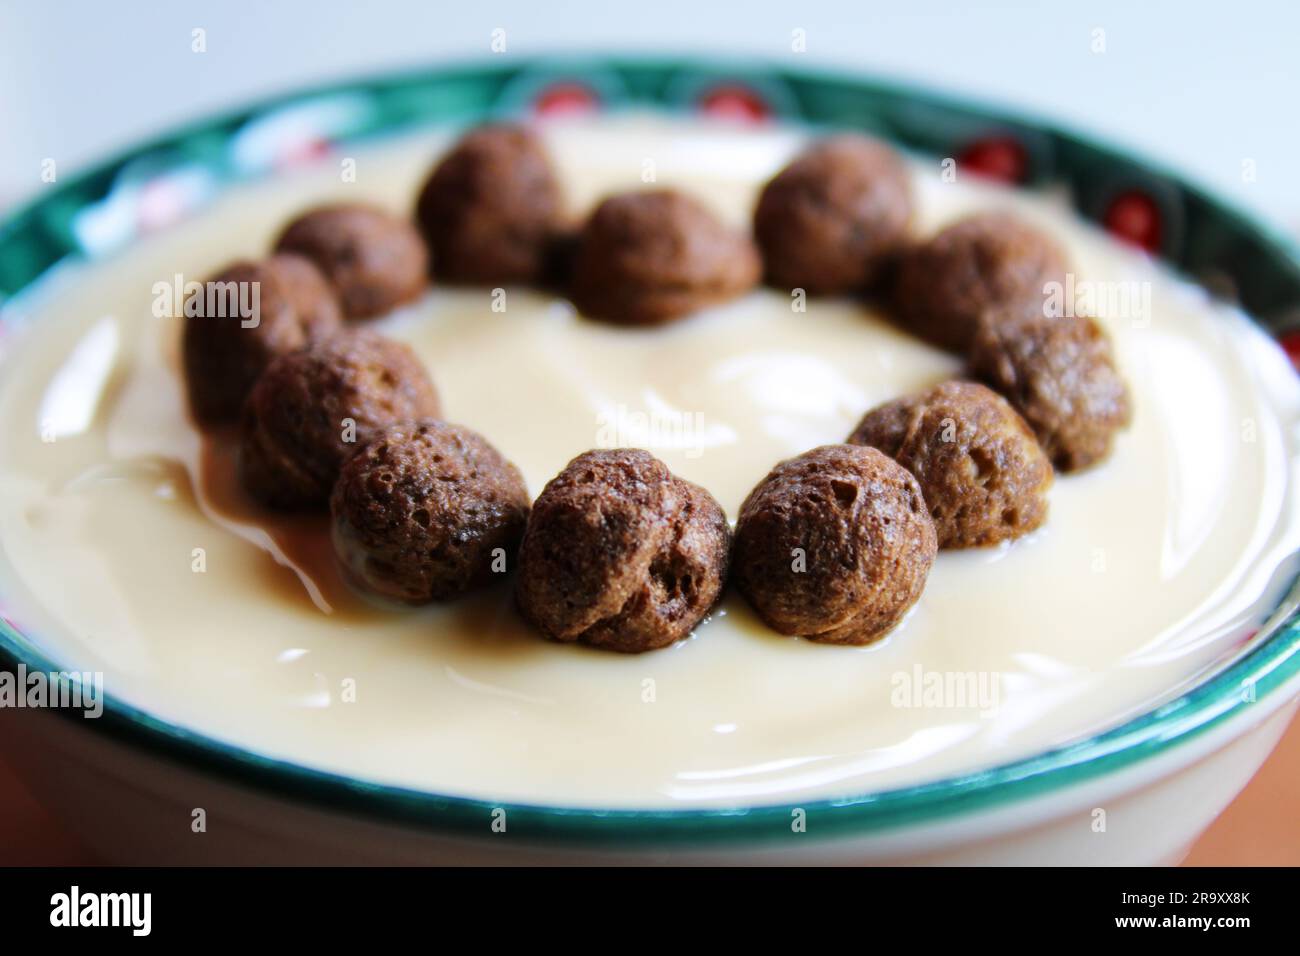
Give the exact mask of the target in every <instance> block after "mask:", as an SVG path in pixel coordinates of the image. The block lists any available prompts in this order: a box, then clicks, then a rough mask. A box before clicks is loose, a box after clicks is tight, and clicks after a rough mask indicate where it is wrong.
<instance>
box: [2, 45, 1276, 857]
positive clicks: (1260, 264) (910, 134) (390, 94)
mask: <svg viewBox="0 0 1300 956" xmlns="http://www.w3.org/2000/svg"><path fill="white" fill-rule="evenodd" d="M628 106H633V107H637V108H647V107H648V108H656V109H662V110H670V111H678V112H680V111H688V112H692V113H705V114H712V115H716V116H717V117H719V120H720V121H726V122H733V123H734V122H753V123H766V122H771V121H789V122H797V123H804V124H811V125H813V126H817V127H826V128H848V129H857V130H864V131H868V132H870V133H873V134H875V135H878V136H881V137H884V138H886V139H889V140H892V141H894V142H897V143H899V144H901V145H903V146H905V147H907V148H909V149H911V150H913V151H916V152H921V153H930V154H934V155H936V156H940V157H954V158H957V159H959V161H960V162H961V163H962V166H963V168H965V169H970V168H976V169H978V170H980V171H982V172H983V173H985V174H986V175H988V176H992V177H995V178H1001V179H1003V180H1006V181H1008V182H1011V183H1014V184H1016V185H1020V186H1023V187H1024V188H1031V189H1035V188H1049V187H1050V188H1054V189H1057V190H1058V191H1059V190H1060V189H1062V188H1064V189H1065V190H1066V191H1068V194H1069V196H1070V197H1071V200H1072V201H1073V203H1074V205H1075V206H1076V207H1077V209H1078V211H1079V212H1080V214H1082V215H1083V216H1084V217H1086V218H1088V219H1091V220H1094V221H1096V222H1098V223H1100V224H1102V225H1103V226H1104V227H1105V228H1107V229H1109V230H1110V231H1111V232H1112V233H1114V234H1116V235H1117V236H1118V237H1119V238H1121V239H1124V240H1126V241H1128V242H1131V243H1135V244H1137V245H1139V246H1142V247H1144V248H1145V249H1147V250H1148V251H1149V252H1150V253H1151V254H1153V255H1156V256H1159V257H1162V258H1164V259H1166V260H1167V261H1168V262H1170V263H1171V264H1172V265H1173V266H1174V267H1175V268H1177V269H1179V270H1180V271H1181V272H1183V273H1185V274H1186V275H1188V276H1190V277H1192V278H1194V279H1197V280H1199V281H1202V282H1203V283H1205V284H1206V285H1207V286H1208V287H1209V288H1211V289H1212V290H1213V291H1215V292H1216V293H1219V294H1228V295H1231V296H1232V297H1234V298H1235V299H1236V300H1237V301H1238V302H1239V303H1240V305H1241V306H1242V308H1243V309H1244V310H1245V311H1247V312H1248V313H1249V314H1250V315H1252V316H1253V317H1254V318H1256V319H1257V321H1259V322H1260V323H1262V324H1263V325H1265V326H1266V327H1267V328H1268V329H1269V330H1270V331H1272V332H1273V333H1274V334H1275V335H1276V336H1277V337H1278V339H1279V341H1280V344H1281V346H1282V348H1283V349H1284V350H1285V351H1286V352H1287V353H1288V354H1292V355H1300V255H1297V251H1296V249H1295V247H1294V246H1293V245H1291V244H1290V243H1289V242H1288V241H1287V240H1286V239H1285V238H1283V237H1281V236H1280V235H1277V234H1274V233H1273V232H1271V231H1270V230H1269V229H1268V228H1266V227H1265V226H1263V225H1261V224H1259V223H1256V222H1253V221H1251V220H1250V219H1249V218H1248V217H1247V216H1245V215H1243V214H1241V213H1240V212H1237V211H1235V210H1233V209H1232V208H1230V207H1229V206H1227V205H1225V204H1224V203H1222V202H1220V201H1218V200H1217V199H1215V198H1214V197H1212V196H1210V195H1207V194H1206V193H1205V192H1203V191H1201V190H1199V189H1196V188H1194V187H1193V186H1190V185H1188V184H1186V183H1184V182H1183V181H1181V180H1180V179H1179V178H1177V177H1176V176H1173V175H1170V174H1168V173H1166V172H1163V171H1161V170H1159V169H1157V168H1155V167H1154V166H1152V165H1151V164H1149V163H1147V162H1144V161H1142V160H1141V159H1139V158H1134V157H1130V156H1128V155H1125V154H1124V153H1123V152H1121V151H1118V150H1115V149H1111V148H1109V147H1107V146H1104V145H1100V144H1098V143H1097V142H1095V141H1093V140H1090V139H1087V138H1084V137H1082V136H1079V135H1076V134H1073V133H1071V132H1067V131H1063V130H1061V129H1058V128H1056V127H1054V126H1053V125H1051V124H1049V123H1044V122H1038V121H1035V120H1032V119H1027V118H1024V117H1019V116H1013V115H1010V114H1008V113H1005V112H1000V111H998V110H995V109H990V108H987V107H984V106H978V105H974V104H968V103H963V102H959V101H957V100H954V99H950V98H947V97H944V96H939V95H935V94H931V93H927V92H923V91H919V90H916V89H914V88H910V87H904V86H899V85H893V84H888V83H879V82H869V81H865V80H862V79H856V78H850V77H846V76H842V75H830V74H813V73H804V72H795V71H790V70H785V69H772V68H765V67H752V66H736V65H728V64H719V63H705V62H699V61H682V60H667V59H665V60H635V61H624V60H617V61H615V60H584V61H580V62H579V61H572V60H548V61H538V62H525V63H519V62H517V61H516V62H512V63H511V64H510V65H497V64H495V63H493V64H485V65H466V66H457V67H441V68H437V69H431V70H428V71H424V72H419V73H407V74H402V75H400V76H392V77H384V78H378V79H374V80H371V81H367V82H354V83H349V84H347V85H344V86H338V87H333V88H328V89H320V90H315V91H312V92H309V93H305V94H301V95H296V96H292V97H287V98H283V99H280V100H277V101H275V102H272V103H267V104H263V105H261V106H258V107H255V108H252V109H248V110H244V111H240V112H238V113H236V114H233V115H230V116H226V117H223V118H219V119H215V120H207V121H203V122H200V123H198V124H195V125H193V126H190V127H188V128H186V129H183V130H180V131H178V132H176V133H174V134H172V135H169V136H165V137H163V138H162V139H159V140H158V141H156V142H153V143H149V144H147V145H144V146H141V147H139V148H137V149H134V150H132V151H130V152H129V153H127V154H126V155H124V156H121V157H119V158H117V159H115V160H112V161H110V162H107V163H104V164H103V165H101V166H99V167H97V168H95V169H92V170H90V171H89V172H86V173H84V174H82V175H80V176H78V177H77V178H75V179H73V180H72V181H70V182H67V183H65V184H62V185H58V186H57V187H50V188H49V189H48V190H47V191H45V192H44V193H43V194H42V195H41V197H40V198H39V199H38V200H37V201H36V202H34V203H32V204H31V205H29V206H27V207H25V208H23V209H20V210H18V211H17V212H15V213H13V214H11V215H10V216H9V217H8V218H7V219H6V220H5V221H4V222H3V223H0V303H3V302H4V301H5V300H6V299H9V298H12V297H15V296H18V295H20V294H22V293H25V292H27V291H29V290H31V289H32V288H35V287H37V286H38V285H39V283H40V281H41V280H42V277H43V276H45V274H46V273H47V272H49V271H50V270H51V269H52V268H53V267H54V266H56V265H58V264H60V263H62V262H64V261H65V260H69V259H71V260H77V259H93V258H97V257H101V256H105V255H108V254H110V253H112V252H113V251H114V250H117V249H120V248H122V247H123V246H125V245H127V244H129V243H131V242H132V241H133V240H134V239H135V238H136V237H137V236H140V235H142V234H144V233H146V232H152V231H155V230H158V229H164V228H166V227H167V225H168V224H169V223H171V222H174V221H177V220H179V219H181V218H184V217H186V216H188V215H190V214H192V213H194V212H196V211H198V210H200V209H201V208H202V207H203V206H204V205H205V204H206V203H207V202H208V201H210V200H211V199H212V198H213V197H214V196H216V195H218V194H219V193H220V192H221V191H222V190H223V189H224V188H225V187H226V186H228V185H229V184H231V183H233V182H236V181H239V180H242V179H247V178H251V177H258V176H264V175H269V174H271V173H278V172H280V171H282V170H284V169H285V168H286V167H291V166H293V165H294V164H297V163H300V162H310V161H311V160H312V159H313V158H314V157H318V156H320V155H322V154H324V153H327V152H328V151H329V150H330V149H331V148H333V147H335V146H337V145H339V144H342V143H345V142H349V141H353V140H357V139H362V138H372V137H377V136H382V135H387V134H391V133H397V132H401V131H407V130H412V129H416V128H419V127H421V126H425V125H430V124H438V123H456V124H463V123H467V122H471V121H474V120H478V119H483V118H486V117H488V116H492V115H498V114H519V113H543V114H550V113H560V112H566V111H567V112H575V111H601V110H612V109H618V108H622V107H628ZM21 321H22V320H21V318H20V317H19V315H18V314H17V313H16V311H15V310H14V309H12V308H6V309H4V310H3V311H0V335H3V334H4V333H10V332H13V331H15V329H14V328H13V326H14V325H16V324H18V323H20V322H21ZM6 324H7V325H8V326H9V328H6V327H5V326H6ZM2 341H3V338H0V342H2ZM1279 364H1280V362H1279ZM2 373H3V369H2V368H0V374H2ZM1279 572H1280V573H1288V572H1287V570H1286V569H1279ZM1298 597H1300V595H1298V593H1297V590H1296V589H1295V588H1294V587H1292V588H1291V589H1290V591H1289V593H1288V594H1287V596H1286V597H1285V598H1284V600H1283V601H1282V602H1281V603H1280V604H1279V605H1278V606H1277V607H1276V608H1275V609H1274V610H1273V612H1272V613H1271V615H1270V616H1269V617H1268V619H1267V620H1266V621H1264V622H1263V623H1262V625H1261V626H1260V628H1259V630H1258V632H1257V633H1256V634H1255V636H1254V637H1253V638H1252V639H1251V640H1250V641H1249V642H1248V643H1247V644H1246V645H1245V646H1243V648H1242V649H1241V651H1240V653H1238V654H1237V655H1236V656H1235V657H1234V658H1233V659H1232V660H1230V661H1227V662H1225V664H1224V665H1223V666H1222V667H1221V668H1220V669H1219V670H1218V671H1216V672H1215V673H1213V674H1212V675H1210V676H1209V677H1208V678H1206V679H1204V680H1203V681H1201V682H1200V683H1199V684H1197V685H1196V686H1194V687H1192V688H1191V689H1189V690H1187V691H1186V692H1184V693H1181V694H1179V695H1178V696H1176V697H1172V698H1170V699H1166V700H1162V701H1160V702H1158V704H1155V705H1153V706H1152V707H1151V709H1150V710H1148V711H1147V712H1145V713H1141V714H1139V715H1137V716H1135V717H1132V718H1131V719H1129V720H1127V721H1125V722H1124V723H1122V724H1121V725H1118V726H1114V727H1111V728H1109V729H1107V730H1105V731H1104V732H1102V733H1099V734H1096V735H1094V736H1091V737H1088V738H1086V739H1080V740H1076V741H1073V742H1071V743H1069V744H1067V745H1064V746H1061V747H1058V748H1056V749H1053V750H1050V751H1047V752H1044V753H1040V754H1037V755H1035V756H1032V757H1030V758H1028V759H1024V760H1018V761H1016V762H1014V763H1009V764H1005V765H1002V766H996V767H992V768H989V769H986V770H982V771H980V772H977V773H969V774H964V775H961V776H957V777H952V778H949V779H944V780H939V781H936V782H931V783H926V784H924V785H919V786H912V787H905V788H902V789H896V790H888V791H883V792H872V793H863V794H860V795H857V796H854V797H851V798H847V799H839V800H812V801H808V802H806V803H804V804H801V805H798V806H794V805H780V806H762V807H736V808H731V809H716V810H715V809H691V810H662V811H658V810H657V811H635V810H604V809H601V808H595V807H591V808H578V807H565V808H560V807H548V806H522V805H520V806H515V805H504V806H502V805H499V804H489V803H486V802H481V801H476V800H469V799H462V798H457V797H450V796H445V795H439V794H435V793H425V792H418V791H412V790H404V789H399V788H394V787H388V786H381V785H377V784H374V783H371V782H367V781H365V780H359V779H351V778H348V777H344V776H339V775H334V774H329V773H322V772H318V771H315V770H312V769H309V768H307V767H303V766H298V765H295V764H292V763H288V762H284V761H280V760H273V759H269V758H267V757H265V756H262V755H259V754H257V753H253V752H250V751H247V750H243V749H238V748H235V747H231V746H229V745H227V744H224V743H221V742H218V741H216V740H213V739H211V738H210V737H207V736H205V735H204V733H203V731H202V728H193V727H181V726H175V725H172V724H168V723H166V722H163V721H160V720H158V719H156V718H154V717H153V716H151V715H150V714H149V713H146V712H144V711H142V710H139V709H137V708H135V707H132V706H130V705H128V704H126V703H125V702H123V701H120V700H117V699H114V698H113V697H112V696H111V695H109V696H108V697H107V698H106V708H105V712H104V714H103V716H102V717H101V718H100V719H97V720H86V719H83V718H82V717H81V716H80V714H74V713H71V712H67V711H34V710H16V709H6V708H0V722H2V723H3V730H2V731H0V752H2V753H3V755H4V758H5V759H6V760H7V761H8V762H9V763H10V764H11V765H12V766H13V767H14V768H15V769H16V770H17V772H18V773H19V774H20V775H21V776H22V778H23V779H24V781H25V782H26V783H27V785H28V786H29V787H30V789H31V790H32V792H33V793H34V794H35V795H36V796H37V797H38V798H39V799H40V800H41V801H42V803H44V804H45V805H46V806H47V807H49V808H50V809H51V810H52V812H54V813H55V814H56V815H58V816H59V817H60V818H61V819H63V820H64V821H66V823H67V824H68V825H69V826H70V827H72V828H73V829H75V830H76V831H77V832H78V833H79V834H80V835H81V836H82V837H83V838H84V840H85V842H86V843H87V844H88V845H89V846H91V847H92V848H93V849H94V850H95V851H97V852H98V853H99V854H101V855H102V857H103V858H104V859H106V860H110V861H115V862H155V863H157V862H164V863H166V862H188V863H234V862H242V863H248V862H253V863H283V862H345V863H347V862H356V863H416V862H418V863H488V862H491V863H533V862H539V863H540V862H545V863H565V862H584V861H595V862H615V863H645V862H683V863H696V862H698V863H725V862H755V863H759V862H762V863H767V862H800V863H809V862H813V863H831V862H836V863H868V862H889V863H900V862H905V863H984V864H987V863H1158V862H1173V861H1176V860H1177V859H1178V858H1179V857H1180V855H1181V854H1182V853H1183V852H1184V851H1185V849H1186V847H1187V846H1188V845H1189V844H1190V842H1191V841H1192V840H1193V839H1194V838H1195V837H1196V836H1197V834H1198V833H1199V832H1200V831H1201V830H1202V829H1204V827H1205V826H1207V825H1208V823H1209V822H1210V821H1211V820H1212V819H1213V818H1214V817H1215V815H1216V814H1218V813H1219V812H1220V811H1221V810H1222V809H1223V808H1224V807H1225V806H1226V805H1227V804H1228V803H1229V802H1230V801H1231V800H1232V798H1233V797H1234V796H1235V795H1236V794H1237V793H1238V792H1239V791H1240V790H1241V788H1242V787H1243V786H1244V785H1245V784H1246V782H1247V781H1248V780H1249V779H1250V777H1251V775H1252V774H1253V773H1254V772H1255V770H1256V769H1258V767H1259V766H1260V764H1261V763H1262V762H1263V761H1264V759H1265V758H1266V757H1267V755H1268V753H1269V752H1270V750H1271V749H1272V747H1273V745H1274V744H1275V743H1276V741H1277V739H1278V738H1279V736H1280V735H1281V734H1282V732H1283V730H1284V729H1285V727H1286V725H1287V723H1288V721H1289V720H1290V718H1291V716H1292V715H1293V713H1294V711H1295V709H1296V703H1297V697H1298V696H1300V620H1298V619H1297V616H1296V607H1297V601H1298ZM2 598H3V595H0V602H2ZM0 606H2V603H0ZM41 648H42V645H41V642H40V640H39V636H37V635H33V634H28V633H24V631H23V629H22V628H21V626H20V624H19V623H18V622H15V621H11V620H8V619H4V620H3V621H0V668H4V669H8V670H10V671H16V670H17V669H18V668H19V667H20V666H21V667H26V668H27V669H28V670H29V671H30V670H44V671H49V670H51V669H58V667H59V666H64V667H67V668H75V666H76V662H73V661H51V660H48V659H47V658H46V656H45V654H44V652H43V651H42V649H41ZM195 807H203V808H204V809H205V811H206V813H207V819H208V827H207V832H206V833H195V832H193V831H192V830H191V828H190V827H188V826H176V825H175V823H174V821H176V820H188V819H189V818H190V815H191V813H192V810H193V808H195ZM800 815H802V817H803V819H804V820H805V821H806V822H807V825H806V826H805V827H802V828H800V827H794V826H792V820H794V819H796V818H798V817H800ZM502 819H504V820H505V821H506V822H507V823H506V827H505V834H508V836H507V835H505V834H503V833H502V832H501V827H500V825H499V824H500V821H501V820H502ZM161 821H167V825H165V826H164V825H161ZM494 824H496V825H494ZM218 834H219V835H218ZM1102 834H1105V836H1104V837H1103V836H1102Z"/></svg>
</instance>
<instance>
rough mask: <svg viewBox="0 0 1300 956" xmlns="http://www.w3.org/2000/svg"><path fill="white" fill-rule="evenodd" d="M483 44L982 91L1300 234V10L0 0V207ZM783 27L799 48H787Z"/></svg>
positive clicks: (472, 52)
mask: <svg viewBox="0 0 1300 956" xmlns="http://www.w3.org/2000/svg"><path fill="white" fill-rule="evenodd" d="M195 28H202V29H203V30H205V31H206V40H207V51H206V52H205V53H203V54H195V53H193V52H192V51H191V48H190V44H191V32H192V31H193V30H194V29H195ZM497 28H501V29H503V30H505V35H506V38H507V52H506V53H505V54H499V55H505V56H520V57H523V56H530V55H534V54H538V53H545V52H548V51H557V50H566V51H567V50H571V51H582V50H600V51H606V52H608V51H625V52H635V51H657V52H665V51H666V52H675V53H676V52H680V53H685V52H708V53H712V54H719V53H723V54H726V55H728V56H736V57H755V58H760V59H766V60H774V61H777V62H787V63H792V64H795V65H804V66H810V67H835V68H840V69H848V70H853V71H857V72H862V73H871V74H887V75H890V76H895V77H901V78H907V79H909V80H912V81H915V82H918V83H922V84H925V85H928V86H934V87H938V88H943V89H948V90H956V91H960V92H961V93H964V94H966V95H969V96H977V97H987V98H990V99H994V100H997V101H1000V102H1002V103H1006V104H1013V105H1016V106H1020V107H1023V108H1026V109H1028V110H1032V111H1035V112H1038V113H1040V114H1043V115H1045V116H1050V117H1052V118H1054V119H1057V120H1059V121H1061V122H1063V123H1066V124H1070V125H1075V126H1078V127H1081V128H1084V129H1090V130H1092V131H1095V132H1097V133H1100V134H1103V135H1104V136H1106V137H1108V138H1110V139H1112V140H1113V141H1115V142H1116V143H1117V144H1119V145H1123V146H1126V147H1129V148H1130V149H1132V150H1136V151H1139V152H1141V153H1145V154H1147V155H1149V156H1151V157H1153V158H1156V159H1159V160H1161V161H1163V162H1165V163H1166V164H1167V165H1169V166H1172V167H1174V168H1176V169H1178V170H1180V171H1182V172H1184V173H1186V174H1188V175H1190V176H1192V177H1194V178H1195V179H1198V180H1200V181H1201V182H1203V183H1205V184H1206V185H1209V186H1211V187H1213V188H1215V189H1216V190H1218V191H1219V192H1221V193H1224V194H1226V195H1228V196H1229V197H1230V198H1233V199H1235V200H1236V201H1237V202H1239V203H1241V204H1242V205H1247V206H1250V207H1251V208H1253V209H1255V210H1257V211H1262V212H1263V213H1264V214H1266V215H1270V216H1272V217H1274V218H1275V219H1277V220H1278V221H1279V222H1281V223H1282V224H1284V225H1287V226H1289V227H1290V228H1291V229H1292V230H1293V231H1300V176H1297V175H1295V173H1294V172H1293V170H1294V168H1295V167H1294V163H1295V157H1296V156H1297V155H1300V124H1297V123H1296V122H1295V96H1296V94H1297V93H1298V92H1300V58H1298V57H1297V56H1296V55H1295V49H1294V44H1295V39H1296V37H1297V36H1300V4H1295V3H1290V2H1287V0H1236V2H1233V3H1210V2H1187V0H1183V2H1177V0H1144V2H1142V3H1132V2H1125V0H1092V2H1089V3H1052V4H1045V3H1042V2H1031V0H1022V2H1001V3H996V2H995V3H984V4H980V3H968V2H962V0H947V2H940V0H910V2H908V3H898V2H893V3H881V2H876V0H748V2H744V3H739V2H737V3H730V4H727V3H702V2H700V0H653V2H647V3H622V4H616V3H610V2H607V0H606V2H601V0H586V2H566V0H551V2H548V3H536V2H513V3H494V2H487V0H475V2H473V3H454V4H453V3H448V2H443V0H366V2H362V3H356V2H342V0H336V2H333V3H331V2H329V0H276V2H274V3H263V2H254V0H226V2H214V0H132V2H130V3H103V2H97V0H65V2H60V3H49V2H46V0H0V119H3V126H2V127H0V129H2V130H3V132H2V133H0V137H2V138H0V142H3V143H4V147H3V150H0V206H3V205H6V204H12V203H14V202H16V201H18V200H20V199H22V198H23V197H24V196H26V195H29V194H30V193H31V192H32V191H33V190H35V189H37V188H38V187H39V185H40V168H41V167H40V163H41V160H42V159H43V158H45V157H52V158H54V159H55V160H56V161H57V162H58V164H59V168H60V172H63V171H65V170H67V171H71V170H73V169H75V168H76V167H79V166H81V165H83V164H85V163H87V162H88V161H91V160H93V159H96V158H99V157H103V156H105V155H106V154H108V153H110V152H112V151H114V150H116V149H118V148H120V147H122V146H125V145H128V144H130V143H132V142H134V141H136V140H138V139H140V138H141V137H143V136H146V135H148V134H149V133H151V132H154V131H157V130H161V129H164V128H167V127H170V126H173V125H175V124H177V123H179V122H183V121H186V120H189V119H192V118H194V117H196V116H198V115H201V114H204V113H210V112H214V111H218V110H221V109H223V108H225V107H227V106H231V105H235V104H238V103H241V102H244V101H248V100H250V99H255V98H258V97H261V96H263V95H265V94H268V93H272V92H280V91H285V90H290V89H294V88H296V87H301V86H304V85H309V84H312V83H316V82H319V81H323V80H331V79H338V78H340V77H344V76H347V75H349V74H361V73H368V72H373V71H376V70H383V69H389V68H397V67H402V66H415V65H420V64H425V63H428V62H430V61H435V60H445V59H453V58H454V59H465V58H470V57H478V56H488V55H490V51H489V43H490V41H491V35H492V31H493V30H495V29H497ZM796 28H798V29H802V30H803V31H804V32H805V35H806V37H807V50H806V52H804V53H795V52H793V51H792V50H791V43H790V38H791V32H792V31H793V30H794V29H796ZM1246 160H1253V161H1254V164H1255V165H1254V168H1255V170H1256V178H1255V179H1254V181H1252V182H1247V181H1244V179H1243V175H1242V170H1243V162H1244V161H1246Z"/></svg>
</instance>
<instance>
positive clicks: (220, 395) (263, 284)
mask: <svg viewBox="0 0 1300 956" xmlns="http://www.w3.org/2000/svg"><path fill="white" fill-rule="evenodd" d="M209 312H211V313H212V314H211V315H209ZM244 312H248V313H250V314H248V315H245V314H243V313H244ZM184 314H185V330H184V333H183V334H182V341H181V353H182V361H183V363H184V366H185V383H186V387H187V388H188V390H189V399H190V409H191V410H192V411H193V413H194V417H195V418H196V419H198V421H199V423H200V424H203V425H219V424H225V423H228V422H234V421H237V420H238V419H239V410H240V408H241V407H243V404H244V398H245V397H246V396H247V395H248V392H249V390H250V389H251V388H252V387H253V383H254V382H256V381H257V377H258V376H259V375H261V374H262V370H263V369H265V368H266V366H267V365H268V364H270V362H271V360H272V359H274V358H275V357H276V356H279V355H284V354H285V353H286V352H292V351H294V350H295V349H299V348H302V347H303V346H304V345H306V344H307V343H308V342H311V341H314V340H316V339H319V338H322V337H324V336H327V335H331V334H333V333H334V332H336V331H338V329H339V328H340V326H341V325H342V324H343V314H342V312H341V311H340V310H339V303H338V300H337V299H336V298H335V297H334V290H333V289H331V288H330V286H329V284H328V283H327V282H326V281H325V279H324V277H323V276H321V274H320V272H319V271H317V269H316V267H315V266H313V265H312V264H311V263H310V262H308V261H307V260H306V259H302V258H300V257H298V256H292V255H278V256H271V257H270V258H269V259H262V260H259V261H256V262H253V261H240V262H236V263H234V264H233V265H230V266H227V267H226V268H225V269H223V270H221V272H219V273H217V274H216V275H214V276H213V277H212V278H210V279H208V280H207V282H205V283H204V284H203V291H202V292H201V293H199V292H196V293H195V294H194V295H192V296H191V297H190V298H189V299H187V300H186V303H185V309H184Z"/></svg>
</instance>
